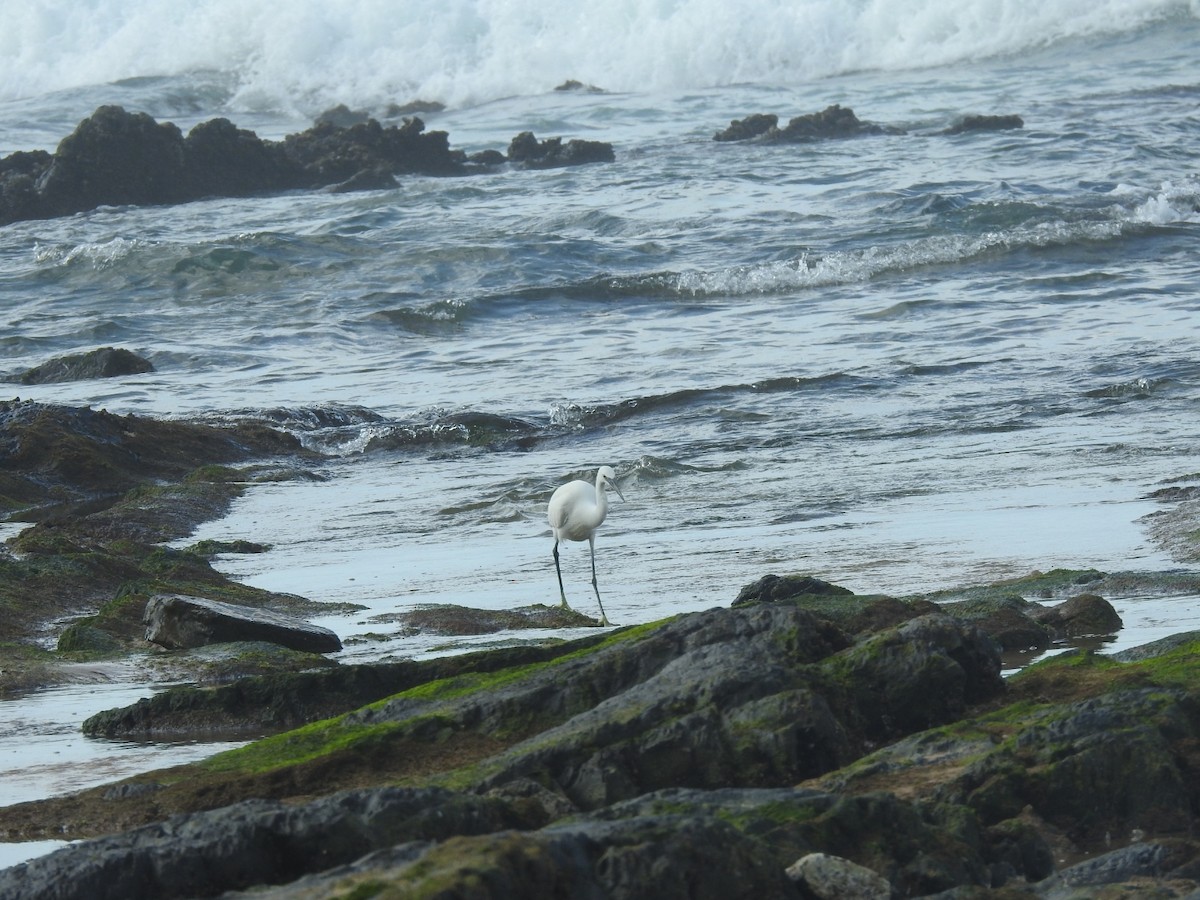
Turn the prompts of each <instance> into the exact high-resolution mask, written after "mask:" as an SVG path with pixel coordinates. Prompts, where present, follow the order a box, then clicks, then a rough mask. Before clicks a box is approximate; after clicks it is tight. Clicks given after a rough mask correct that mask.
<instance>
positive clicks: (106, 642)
mask: <svg viewBox="0 0 1200 900" xmlns="http://www.w3.org/2000/svg"><path fill="white" fill-rule="evenodd" d="M124 649H125V646H124V644H122V642H121V641H119V640H117V639H116V638H115V637H113V635H111V634H109V633H108V632H107V631H102V630H100V629H99V628H96V627H95V626H94V625H87V624H82V623H79V622H77V623H75V624H74V625H68V626H67V629H66V630H65V631H64V632H63V633H62V634H61V635H59V637H58V652H59V653H89V654H97V655H102V656H111V655H115V654H117V653H121V652H122V651H123V650H124Z"/></svg>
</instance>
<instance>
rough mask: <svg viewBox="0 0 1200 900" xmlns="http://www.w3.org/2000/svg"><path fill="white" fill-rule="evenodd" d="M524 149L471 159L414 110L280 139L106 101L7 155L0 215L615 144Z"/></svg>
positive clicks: (536, 162) (1, 166) (335, 115)
mask: <svg viewBox="0 0 1200 900" xmlns="http://www.w3.org/2000/svg"><path fill="white" fill-rule="evenodd" d="M513 148H514V153H513V154H511V155H510V156H509V157H505V156H503V155H502V154H500V153H498V152H496V151H491V152H488V151H485V152H483V153H481V154H476V155H473V156H471V157H468V156H467V154H465V153H463V152H462V151H460V150H454V149H452V148H451V147H450V140H449V136H448V135H447V134H446V132H444V131H429V132H427V131H425V123H424V122H422V121H421V119H420V118H418V117H416V116H412V117H411V118H407V119H404V120H403V121H402V122H401V123H399V124H396V125H388V126H384V125H382V124H380V123H379V122H378V121H377V120H375V119H373V118H371V117H369V116H367V115H366V114H359V113H355V112H353V111H351V110H349V109H344V108H343V109H336V108H335V109H334V110H331V111H330V112H329V113H328V114H326V115H323V116H322V117H321V118H320V119H319V120H318V121H317V123H316V124H314V125H313V127H312V128H310V129H308V130H307V131H303V132H300V133H299V134H293V135H289V136H287V137H286V138H284V140H282V141H268V140H263V139H261V138H259V137H258V136H257V135H256V134H254V132H252V131H247V130H245V129H241V128H238V127H237V126H235V125H234V124H233V123H232V122H230V121H229V120H228V119H223V118H219V119H212V120H210V121H207V122H202V123H200V124H199V125H197V126H195V127H194V128H193V129H192V130H191V131H190V132H189V133H188V134H187V136H186V137H185V136H184V135H183V133H182V132H181V131H180V130H179V128H178V127H177V126H176V125H174V124H172V123H170V122H162V123H160V122H156V121H155V120H154V119H153V118H152V117H150V116H149V115H147V114H146V113H131V112H127V111H126V110H125V109H123V108H121V107H119V106H102V107H100V108H99V109H97V110H96V111H95V112H94V113H93V114H92V115H91V116H89V117H88V118H86V119H84V120H83V121H82V122H80V123H79V125H78V127H77V128H76V129H75V131H74V132H72V133H71V134H70V135H68V136H67V137H65V138H63V140H62V142H61V143H60V144H59V146H58V148H57V150H56V151H55V152H54V153H53V154H49V153H46V152H44V151H35V152H28V153H27V152H17V153H14V154H12V155H10V156H7V157H5V158H3V159H0V225H5V224H7V223H9V222H16V221H19V220H22V219H45V218H52V217H55V216H64V215H70V214H72V213H77V212H83V211H86V210H90V209H94V208H96V207H98V206H105V205H108V206H121V205H131V204H132V205H162V204H171V203H183V202H186V201H189V200H198V199H202V198H205V197H246V196H254V195H260V194H270V193H275V192H279V191H285V190H293V189H309V190H311V189H315V188H331V189H341V190H365V189H377V188H381V187H389V186H391V185H393V184H394V183H395V182H394V176H396V175H406V174H423V175H465V174H469V173H471V172H478V171H482V170H484V169H486V168H488V167H491V166H494V165H497V164H500V163H504V162H512V163H514V164H517V165H521V166H523V167H526V168H550V167H556V166H573V165H582V164H585V163H592V162H609V161H611V160H612V159H613V149H612V145H611V144H606V143H601V142H598V141H580V140H571V141H568V142H566V143H565V144H564V143H563V142H562V140H561V138H552V139H550V140H546V141H541V142H540V143H539V142H538V141H537V139H536V138H534V137H533V135H532V134H530V133H528V132H526V133H524V134H521V135H518V137H517V138H516V139H514V142H513Z"/></svg>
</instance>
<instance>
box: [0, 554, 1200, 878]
mask: <svg viewBox="0 0 1200 900" xmlns="http://www.w3.org/2000/svg"><path fill="white" fill-rule="evenodd" d="M1073 577H1074V576H1071V575H1070V574H1066V575H1058V576H1056V578H1057V580H1058V581H1059V582H1061V583H1064V584H1065V585H1067V586H1068V589H1069V586H1070V585H1071V584H1072V579H1073ZM1089 577H1090V576H1089ZM1049 580H1050V579H1047V580H1046V582H1043V583H1047V582H1048V581H1049ZM1088 583H1089V586H1091V587H1092V588H1093V589H1094V588H1095V587H1096V585H1097V584H1099V583H1100V582H1097V581H1089V582H1088ZM823 584H824V583H822V582H819V581H818V580H815V579H814V580H807V579H804V578H798V577H783V578H778V579H766V580H764V581H763V582H760V583H758V585H757V588H756V589H757V590H758V592H759V593H765V594H766V595H767V596H768V597H773V599H765V600H759V601H753V602H745V601H744V602H743V603H742V605H740V606H739V607H738V608H733V609H713V610H710V611H708V612H703V613H695V614H691V615H686V616H680V617H677V618H675V619H672V620H668V621H666V622H662V623H656V624H653V625H647V626H639V627H634V628H628V629H622V630H618V631H615V632H610V633H606V634H603V635H597V636H595V637H593V638H589V639H587V640H586V641H584V642H581V643H572V644H566V645H562V646H558V647H539V648H534V647H530V648H522V649H520V650H517V649H511V650H506V651H500V652H499V654H498V655H494V654H491V653H479V654H475V655H474V656H473V657H471V658H469V659H464V658H458V659H447V660H437V661H430V664H431V665H429V667H428V668H425V666H426V664H416V663H409V664H407V665H406V666H393V667H392V668H391V669H390V672H391V674H390V676H389V677H390V678H391V679H392V680H391V681H390V683H389V684H383V683H380V684H377V685H376V686H375V688H374V689H375V690H376V691H380V690H388V689H397V690H396V692H395V693H393V694H391V695H390V696H389V697H387V698H386V699H381V700H378V701H376V702H373V703H370V704H369V705H367V706H364V707H362V708H359V709H356V710H352V711H348V712H345V713H343V714H341V715H336V716H334V717H333V718H329V719H326V720H324V721H320V722H314V723H312V724H310V725H308V726H305V727H304V728H301V729H299V730H296V731H292V732H286V733H283V734H279V735H276V736H274V737H269V738H266V739H263V740H260V741H258V742H255V743H253V744H250V745H248V746H246V747H244V748H242V749H240V750H235V751H231V752H228V753H225V754H221V755H219V756H216V757H214V758H213V759H211V760H209V761H206V762H204V763H200V764H196V765H193V766H189V767H187V768H186V769H184V770H175V771H172V772H168V773H149V774H147V775H143V776H138V777H136V778H134V779H131V780H128V781H126V782H123V783H120V784H117V785H110V786H107V787H104V788H98V789H95V790H92V791H84V792H80V793H78V794H76V795H73V796H71V797H66V798H52V799H50V800H46V801H41V802H39V803H35V804H23V805H21V806H16V807H9V808H7V809H0V829H2V830H3V831H5V832H7V834H8V835H9V836H10V837H12V836H18V835H19V836H22V837H37V836H43V835H44V832H38V830H37V828H38V823H42V826H41V827H47V826H48V825H50V824H53V826H54V827H55V828H58V827H60V826H62V827H65V828H67V829H68V831H67V833H68V834H69V835H72V836H76V837H83V836H86V835H89V834H90V835H96V836H97V837H95V839H93V840H89V841H83V842H81V843H78V844H73V845H71V846H69V847H66V848H64V849H62V850H59V851H57V852H56V853H54V854H51V855H49V856H47V857H43V858H40V859H36V860H33V861H31V862H29V863H27V864H24V865H22V866H17V867H14V868H12V869H10V870H8V871H5V872H0V898H4V900H8V898H16V897H21V898H22V900H24V898H27V897H32V898H41V897H45V898H51V897H53V898H62V900H69V898H76V897H78V898H83V897H89V898H103V897H110V896H111V897H117V896H121V897H128V898H137V897H156V898H171V897H194V896H213V895H218V894H222V895H225V896H229V897H235V896H236V897H240V896H246V897H247V898H249V897H269V898H288V900H292V898H296V900H299V898H304V897H313V896H343V895H354V894H355V892H358V893H359V894H372V895H373V894H387V893H389V892H390V893H391V894H395V895H397V896H425V895H428V894H438V895H444V896H460V895H468V894H469V895H471V896H480V897H500V896H554V895H562V896H579V897H598V898H599V897H605V898H608V897H621V898H651V897H654V898H659V897H679V898H685V897H687V898H692V897H712V898H718V897H721V898H724V897H729V896H747V895H749V896H756V897H778V898H801V897H804V898H811V897H813V896H831V897H837V896H847V894H845V891H849V890H853V891H858V892H860V893H859V894H857V896H868V895H871V894H875V895H878V896H888V895H890V896H896V897H927V896H931V895H939V894H942V893H944V892H953V893H950V894H947V895H946V896H971V897H980V898H987V897H994V898H996V900H1000V898H1009V900H1011V898H1016V897H1023V896H1029V897H1032V896H1042V897H1064V898H1065V897H1072V896H1076V895H1077V894H1078V892H1079V891H1083V892H1084V893H1085V894H1089V895H1097V894H1098V893H1099V892H1100V891H1102V890H1104V889H1105V887H1104V886H1105V885H1114V887H1113V888H1112V889H1113V890H1124V891H1125V893H1126V894H1128V893H1129V892H1130V891H1132V890H1134V889H1136V887H1137V886H1138V885H1142V884H1147V883H1151V882H1152V883H1153V884H1154V886H1155V890H1157V891H1159V893H1158V894H1156V896H1164V897H1170V896H1185V894H1186V892H1187V891H1191V890H1195V889H1197V887H1200V881H1197V872H1200V842H1197V841H1196V840H1195V839H1194V838H1193V837H1192V834H1193V832H1194V830H1195V828H1196V827H1197V825H1198V824H1200V823H1198V822H1197V821H1196V814H1195V812H1194V811H1195V810H1196V809H1198V808H1200V793H1198V791H1200V788H1198V787H1197V786H1196V784H1195V781H1194V779H1193V778H1192V777H1191V775H1190V773H1191V772H1192V771H1193V770H1194V769H1195V767H1196V766H1197V765H1200V759H1198V758H1197V755H1196V751H1195V747H1197V746H1200V702H1197V698H1200V663H1198V662H1197V661H1196V660H1197V659H1200V655H1198V653H1197V651H1198V650H1200V635H1192V636H1191V637H1190V638H1189V637H1186V636H1181V637H1179V638H1178V639H1177V640H1174V641H1170V642H1161V643H1160V644H1159V645H1157V646H1156V647H1155V648H1154V649H1151V650H1147V651H1146V652H1144V653H1142V654H1138V655H1137V656H1136V659H1133V660H1132V661H1130V662H1119V661H1116V660H1110V659H1106V658H1103V657H1100V656H1098V655H1096V654H1091V653H1086V652H1085V653H1080V654H1073V655H1071V654H1069V655H1065V656H1060V657H1056V658H1053V659H1051V660H1048V661H1046V662H1043V663H1040V664H1038V665H1035V666H1033V667H1031V668H1029V669H1028V670H1026V671H1025V672H1022V673H1021V674H1020V675H1018V676H1016V677H1014V678H1013V679H1010V680H1008V681H1005V680H1002V679H1001V678H1000V676H999V667H1000V657H999V652H1000V651H999V647H998V645H997V644H996V643H995V642H994V641H993V640H992V639H991V638H990V637H989V636H988V635H987V634H986V633H985V632H984V631H983V630H982V629H981V628H979V627H978V626H977V625H976V624H974V623H973V622H972V621H968V620H964V619H961V618H955V617H953V616H950V615H948V614H946V613H945V612H940V611H933V612H930V611H928V606H930V605H931V604H928V603H927V601H924V600H912V601H898V600H893V601H892V603H891V604H885V608H886V609H887V610H888V611H889V615H891V616H893V617H895V616H898V615H899V613H900V610H901V608H907V609H908V611H909V615H908V617H907V618H906V619H903V620H902V621H900V622H898V623H895V624H890V625H886V626H883V627H875V626H874V625H873V624H871V622H872V621H874V619H873V618H872V617H864V616H863V615H862V614H861V613H862V610H865V609H870V608H872V607H876V606H878V605H879V604H880V603H882V602H883V601H882V600H881V599H879V598H875V599H871V598H856V597H854V595H852V594H849V593H848V592H838V591H834V590H832V589H833V588H834V586H832V585H825V586H824V587H822V585H823ZM780 585H791V586H793V587H802V588H807V589H812V588H819V589H820V590H821V591H822V593H799V594H793V595H790V596H786V590H784V589H782V588H781V587H780ZM1005 587H1006V589H1007V591H1008V592H1009V593H1012V592H1014V591H1015V587H1014V586H1013V585H1007V586H1005ZM747 593H748V594H752V593H754V589H752V590H749V591H747ZM975 599H976V602H979V598H975ZM835 600H836V601H837V602H838V603H840V604H842V605H841V606H835V605H832V603H833V601H835ZM1069 602H1070V601H1068V603H1069ZM1062 605H1063V604H1059V606H1062ZM1078 605H1084V606H1091V605H1093V601H1091V600H1088V601H1086V602H1085V603H1084V604H1078ZM810 606H811V607H812V608H807V607H810ZM855 607H857V608H858V612H854V608H855ZM1051 608H1053V607H1051ZM814 609H820V610H822V611H821V612H816V611H814ZM935 610H936V607H935ZM849 622H857V623H859V626H856V627H855V628H849V627H848V626H846V625H844V624H843V623H849ZM433 664H436V665H433ZM370 668H371V667H345V668H344V669H342V670H340V671H333V672H327V673H305V674H302V675H300V676H295V677H297V678H299V679H308V682H307V683H308V685H309V686H308V687H307V688H306V689H305V690H304V693H305V694H308V695H315V694H317V693H319V692H321V689H320V688H318V687H317V681H314V680H313V679H320V680H321V681H322V682H324V683H325V684H328V685H329V686H331V687H332V686H333V685H335V684H338V683H340V682H343V681H345V679H346V678H347V677H348V676H349V675H350V674H351V672H352V671H354V670H356V669H359V670H362V673H363V674H364V677H365V673H366V671H367V670H368V669H370ZM355 677H356V678H358V677H360V676H355ZM260 683H261V680H260ZM404 685H408V686H407V687H406V686H404ZM239 689H240V688H239V686H236V685H230V686H229V687H228V688H226V689H224V690H226V691H234V690H239ZM179 696H180V697H181V698H182V697H185V696H186V695H179ZM231 698H232V695H231V694H227V695H226V696H225V697H224V699H222V700H220V701H219V702H221V703H224V704H226V705H228V704H229V703H230V701H231ZM346 702H352V701H351V700H350V697H349V695H347V697H346ZM171 705H172V704H162V705H158V706H151V705H147V706H146V707H145V710H144V713H145V714H146V715H154V714H155V713H154V711H153V710H154V709H158V710H159V711H160V712H161V713H163V714H165V713H166V712H167V710H168V708H169V706H171ZM397 782H401V783H404V784H406V785H408V786H407V787H404V788H397V787H395V786H393V785H394V784H395V783H397ZM246 797H255V798H258V799H254V800H249V801H247V800H245V798H246ZM105 835H106V836H105ZM1122 845H1123V846H1122ZM849 885H853V887H849ZM1115 886H1119V887H1115ZM838 891H842V893H841V894H839V893H838ZM1072 892H1075V893H1072Z"/></svg>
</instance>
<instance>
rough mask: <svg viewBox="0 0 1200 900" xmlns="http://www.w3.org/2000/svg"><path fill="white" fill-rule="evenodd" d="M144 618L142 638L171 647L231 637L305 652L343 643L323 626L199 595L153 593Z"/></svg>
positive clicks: (323, 650) (324, 650) (331, 648)
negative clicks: (184, 595)
mask: <svg viewBox="0 0 1200 900" xmlns="http://www.w3.org/2000/svg"><path fill="white" fill-rule="evenodd" d="M144 621H145V623H146V640H148V641H150V642H151V643H154V644H158V645H160V646H162V647H167V648H168V649H171V650H178V649H183V648H189V647H203V646H205V645H207V644H224V643H230V642H233V641H267V642H268V643H272V644H279V645H281V646H283V647H288V648H290V649H292V650H304V651H308V652H310V653H335V652H337V651H338V650H341V649H342V642H341V641H340V640H338V637H337V635H336V634H334V633H333V632H332V631H330V630H329V629H328V628H322V627H321V626H319V625H311V624H309V623H307V622H303V621H301V620H299V619H295V618H292V617H291V616H283V615H280V614H278V613H273V612H269V611H268V610H265V609H252V608H250V607H244V606H234V605H233V604H230V603H222V602H220V601H218V600H205V599H203V598H200V597H182V596H179V595H165V594H156V595H155V596H153V597H151V598H150V600H149V602H148V603H147V604H146V612H145V619H144Z"/></svg>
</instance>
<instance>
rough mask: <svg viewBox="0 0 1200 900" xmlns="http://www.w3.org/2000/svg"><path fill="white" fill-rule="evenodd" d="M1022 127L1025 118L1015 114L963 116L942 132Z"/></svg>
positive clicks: (957, 132) (953, 132) (1001, 129)
mask: <svg viewBox="0 0 1200 900" xmlns="http://www.w3.org/2000/svg"><path fill="white" fill-rule="evenodd" d="M1024 127H1025V120H1024V119H1022V118H1021V117H1020V116H1017V115H1004V116H963V117H962V118H961V119H959V120H958V121H957V122H955V123H954V124H953V125H951V126H950V127H949V128H947V129H946V130H944V131H943V132H942V134H963V133H965V132H968V131H1005V130H1008V129H1012V128H1024Z"/></svg>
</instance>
